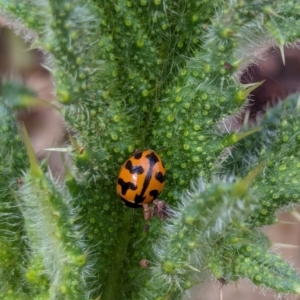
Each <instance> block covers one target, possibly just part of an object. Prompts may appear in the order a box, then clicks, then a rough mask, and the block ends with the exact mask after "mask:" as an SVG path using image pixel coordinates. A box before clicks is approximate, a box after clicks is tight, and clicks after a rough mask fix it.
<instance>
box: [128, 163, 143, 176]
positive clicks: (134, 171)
mask: <svg viewBox="0 0 300 300" xmlns="http://www.w3.org/2000/svg"><path fill="white" fill-rule="evenodd" d="M125 169H127V170H128V171H129V172H130V173H131V174H142V173H143V172H144V168H143V167H142V166H134V165H133V164H132V162H131V160H128V161H127V163H126V165H125Z"/></svg>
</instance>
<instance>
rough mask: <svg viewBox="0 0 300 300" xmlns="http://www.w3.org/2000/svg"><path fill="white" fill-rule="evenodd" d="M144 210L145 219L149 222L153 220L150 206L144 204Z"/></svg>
mask: <svg viewBox="0 0 300 300" xmlns="http://www.w3.org/2000/svg"><path fill="white" fill-rule="evenodd" d="M143 210H144V219H145V221H149V220H150V218H151V213H150V209H149V206H148V204H143Z"/></svg>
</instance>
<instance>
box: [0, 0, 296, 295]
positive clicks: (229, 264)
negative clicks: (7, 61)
mask: <svg viewBox="0 0 300 300" xmlns="http://www.w3.org/2000/svg"><path fill="white" fill-rule="evenodd" d="M0 8H1V12H2V13H3V14H5V17H6V20H7V24H8V25H10V26H11V28H13V29H14V30H15V32H16V33H17V34H20V35H21V36H22V37H23V38H24V39H25V40H26V41H28V43H29V44H30V48H38V49H39V50H41V51H42V52H44V53H45V56H46V57H47V59H46V61H45V65H46V67H47V68H48V69H49V70H51V73H52V75H53V80H54V82H55V91H54V92H55V94H56V97H57V101H58V102H60V105H59V106H57V109H59V110H60V112H61V114H62V116H63V117H64V119H65V121H66V127H67V128H68V130H69V132H70V138H71V143H70V146H68V147H66V148H64V149H61V150H60V149H56V150H57V151H63V150H64V151H67V152H68V155H69V156H70V157H71V159H72V166H71V167H70V166H69V167H67V165H66V172H65V173H66V174H65V181H64V182H60V181H57V180H56V179H55V178H54V177H53V176H52V174H51V172H49V170H48V169H47V167H45V166H44V165H42V166H41V165H39V164H38V162H37V160H36V158H35V156H34V152H33V149H32V147H31V145H30V142H29V138H28V135H27V133H26V130H25V129H24V128H23V127H22V126H20V125H19V124H17V123H16V122H15V121H14V114H13V111H14V110H15V109H16V107H18V108H19V107H28V106H30V105H34V104H35V103H37V102H39V101H40V100H39V99H36V96H35V95H34V94H33V93H32V92H31V91H30V90H28V88H25V87H22V86H19V85H17V84H12V83H9V82H3V83H2V96H1V97H2V100H1V106H0V113H1V118H0V123H1V126H0V131H1V145H0V147H1V151H0V153H1V167H0V172H1V180H0V185H1V188H0V195H1V205H0V216H1V218H0V233H1V235H0V242H1V247H0V248H1V250H0V264H1V272H0V276H1V285H0V298H1V299H14V300H15V299H22V300H23V299H34V300H38V299H72V300H76V299H78V300H82V299H101V300H114V299H149V300H151V299H156V300H158V299H160V300H163V299H165V300H167V299H170V300H171V299H182V297H183V295H185V294H188V290H189V288H190V287H192V286H193V285H195V284H198V283H201V282H203V281H204V280H205V279H206V278H208V277H209V276H213V277H215V278H217V279H219V280H220V281H222V282H226V283H229V282H233V281H238V280H239V279H240V278H249V279H250V280H252V282H253V283H254V284H256V285H263V286H266V287H269V288H271V289H273V290H274V291H275V292H277V293H295V294H298V293H300V279H299V277H298V275H297V271H296V270H294V269H293V268H292V267H291V266H290V265H289V264H288V263H287V262H285V261H284V260H283V259H282V258H281V257H280V256H279V255H277V254H275V253H273V252H272V251H270V241H269V239H268V238H267V236H266V235H265V234H264V233H263V232H262V230H261V229H262V227H263V226H265V225H269V224H273V223H275V222H277V219H276V213H277V211H278V210H279V209H281V210H282V209H287V208H289V207H291V206H293V205H295V204H297V203H298V202H299V195H300V187H299V179H298V177H299V175H300V156H299V148H298V146H299V143H300V121H299V120H300V119H299V115H300V111H299V100H298V98H297V96H293V97H291V98H289V99H287V100H285V101H283V102H281V103H280V104H279V105H277V106H275V107H274V108H272V109H269V110H268V111H267V113H266V114H265V116H264V117H263V118H262V119H261V120H260V121H258V122H257V123H256V124H255V125H252V126H250V125H247V124H246V122H245V124H244V126H241V127H240V128H239V130H238V131H233V129H232V126H231V121H232V120H233V119H234V117H233V116H236V118H238V116H239V114H241V111H243V110H246V109H247V105H250V104H251V101H249V97H250V96H249V95H251V92H252V91H253V90H254V89H255V88H256V87H258V86H259V85H261V84H263V82H255V81H253V84H252V85H248V86H243V85H242V84H240V83H239V78H240V75H241V73H242V71H243V69H244V68H245V67H246V66H247V65H249V64H251V63H255V61H256V60H257V59H259V57H258V56H257V55H256V54H257V53H260V54H263V51H265V50H266V49H267V48H268V47H278V48H279V49H280V52H281V55H282V60H283V62H284V60H285V53H284V49H285V48H284V47H285V45H289V46H290V47H295V46H296V41H297V39H298V38H299V36H300V31H299V30H298V28H299V25H300V13H299V12H300V5H299V3H298V1H295V0H289V1H272V2H270V1H264V0H253V1H250V0H249V1H243V0H232V1H218V0H217V1H201V0H190V1H186V0H180V1H175V0H138V1H130V0H126V1H123V0H115V1H111V0H93V1H88V2H87V1H81V0H73V1H69V0H60V1H58V0H48V1H47V0H26V1H19V0H9V1H6V0H0ZM242 123H243V122H241V124H242ZM20 132H21V133H22V136H23V141H24V142H22V139H21V138H20ZM149 148H150V149H153V150H155V151H156V152H157V153H159V155H160V156H161V157H162V160H163V161H164V163H165V166H166V169H167V181H166V186H165V188H164V190H163V192H162V193H161V195H160V198H161V199H163V200H164V201H165V202H166V203H167V205H168V218H167V219H164V220H161V219H159V218H153V219H151V220H150V226H149V230H148V231H145V230H144V227H145V220H144V218H143V213H142V209H133V208H128V207H126V206H124V205H123V204H122V202H121V201H120V200H119V199H118V196H117V194H116V178H117V175H118V171H119V168H120V166H121V165H122V163H123V162H124V161H125V159H127V158H128V157H129V156H130V155H131V154H132V153H133V151H134V150H135V149H149ZM52 150H53V149H52ZM26 153H27V154H26ZM142 260H143V261H144V262H145V261H147V262H148V266H147V267H144V268H143V267H142V266H141V265H140V263H139V262H140V261H142Z"/></svg>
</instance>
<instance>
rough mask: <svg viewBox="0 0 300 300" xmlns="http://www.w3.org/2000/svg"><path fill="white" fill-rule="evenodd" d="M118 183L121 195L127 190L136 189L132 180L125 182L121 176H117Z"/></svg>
mask: <svg viewBox="0 0 300 300" xmlns="http://www.w3.org/2000/svg"><path fill="white" fill-rule="evenodd" d="M118 184H119V185H120V186H121V189H122V195H126V193H127V191H128V190H129V189H130V190H133V191H135V190H136V189H137V186H136V185H135V184H133V183H132V182H130V181H129V182H126V181H124V180H123V179H122V178H118Z"/></svg>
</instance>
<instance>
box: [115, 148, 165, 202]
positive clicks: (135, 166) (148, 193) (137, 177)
mask: <svg viewBox="0 0 300 300" xmlns="http://www.w3.org/2000/svg"><path fill="white" fill-rule="evenodd" d="M165 175H166V169H165V166H164V164H163V162H162V160H161V158H160V157H159V155H158V154H157V153H155V152H154V151H153V150H144V151H135V152H134V154H133V156H131V157H130V158H129V159H127V160H126V161H125V163H124V164H123V165H122V166H121V169H120V171H119V175H118V180H117V194H118V195H119V197H120V198H121V200H122V201H123V202H124V203H125V205H127V206H129V207H134V208H138V207H142V206H143V204H148V203H150V202H152V201H153V200H155V199H156V198H157V197H158V195H159V193H160V192H161V191H162V189H163V187H164V185H165Z"/></svg>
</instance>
